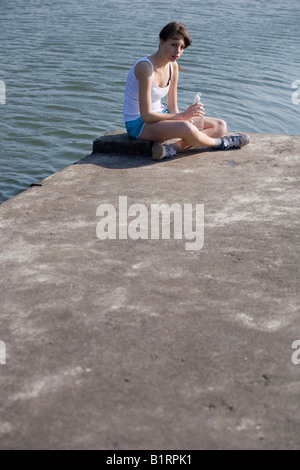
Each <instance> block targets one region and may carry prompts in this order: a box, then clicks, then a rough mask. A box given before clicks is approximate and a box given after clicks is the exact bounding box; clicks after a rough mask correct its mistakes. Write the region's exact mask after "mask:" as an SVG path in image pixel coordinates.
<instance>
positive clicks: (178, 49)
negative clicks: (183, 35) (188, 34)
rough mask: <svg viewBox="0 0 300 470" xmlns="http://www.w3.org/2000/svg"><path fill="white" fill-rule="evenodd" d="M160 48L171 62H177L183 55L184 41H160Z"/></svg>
mask: <svg viewBox="0 0 300 470" xmlns="http://www.w3.org/2000/svg"><path fill="white" fill-rule="evenodd" d="M160 48H161V49H162V51H163V52H164V54H165V56H166V58H168V60H169V62H175V61H176V60H177V59H179V57H180V56H181V55H182V54H183V51H184V48H185V47H184V40H183V39H167V41H163V40H160Z"/></svg>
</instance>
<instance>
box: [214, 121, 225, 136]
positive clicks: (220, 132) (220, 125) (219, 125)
mask: <svg viewBox="0 0 300 470" xmlns="http://www.w3.org/2000/svg"><path fill="white" fill-rule="evenodd" d="M215 132H216V137H224V135H225V134H226V132H227V123H226V121H224V120H223V119H216V125H215Z"/></svg>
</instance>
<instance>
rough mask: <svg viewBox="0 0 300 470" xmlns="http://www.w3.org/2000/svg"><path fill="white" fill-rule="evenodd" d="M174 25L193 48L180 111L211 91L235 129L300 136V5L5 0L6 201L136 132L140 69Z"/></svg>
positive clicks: (0, 154)
mask: <svg viewBox="0 0 300 470" xmlns="http://www.w3.org/2000/svg"><path fill="white" fill-rule="evenodd" d="M169 21H184V22H185V23H186V25H187V27H188V29H189V31H190V34H191V37H192V39H193V45H192V47H191V48H189V49H187V50H186V51H185V53H184V55H183V57H182V58H181V59H180V62H179V63H180V64H181V65H182V66H183V67H184V68H186V69H187V70H188V73H181V75H180V83H179V90H178V93H179V107H180V109H182V110H183V109H184V108H186V107H187V106H188V105H190V104H191V103H192V100H193V97H194V94H195V92H197V91H201V92H202V101H203V102H204V104H205V108H206V114H207V115H209V116H215V117H222V118H223V119H225V120H226V121H227V122H228V125H229V128H230V130H235V131H244V132H264V133H279V134H294V135H295V134H297V135H299V134H300V125H299V123H300V121H299V117H300V105H297V104H296V102H297V97H299V98H300V93H299V94H298V95H297V93H298V90H297V89H292V84H293V83H294V82H295V81H297V80H299V81H300V60H299V51H300V38H299V34H300V33H299V32H300V27H299V25H300V2H299V0H289V1H286V0H284V1H283V0H274V1H269V2H266V1H265V0H238V1H232V0H223V1H222V2H219V1H214V0H206V1H199V0H197V1H196V0H189V1H188V2H182V1H179V0H173V1H172V2H168V1H165V2H161V0H142V1H137V0H130V1H129V0H60V1H57V0H51V1H50V0H14V1H11V0H7V1H3V0H0V93H2V94H0V116H1V118H0V119H1V125H0V146H1V147H0V203H1V202H3V201H5V200H6V199H8V198H10V197H12V196H14V195H15V194H17V193H19V192H20V191H22V190H24V189H27V188H28V187H29V186H30V184H31V183H33V182H37V181H40V180H41V179H43V178H45V177H47V176H49V175H50V174H52V173H54V172H56V171H58V170H60V169H61V168H64V167H65V166H67V165H70V164H72V163H73V162H75V161H77V160H78V159H80V158H82V157H84V156H85V155H87V154H89V153H91V149H92V141H93V140H94V139H95V138H96V137H98V136H100V135H102V134H103V133H105V132H107V131H111V130H117V129H120V128H124V123H123V116H122V107H123V91H124V85H125V80H126V77H127V73H128V70H129V68H130V67H131V65H132V64H133V63H134V61H135V60H137V59H138V58H140V57H142V56H144V55H148V54H151V53H153V52H155V51H156V50H157V46H158V33H159V31H160V30H161V28H162V27H163V26H164V25H165V24H166V23H168V22H169ZM1 82H2V88H1ZM4 85H5V88H4ZM298 88H300V85H299V87H298ZM1 90H2V91H1ZM293 93H294V95H293ZM293 96H294V103H293V101H292V99H293V98H292V97H293ZM295 99H296V101H295ZM4 101H5V104H4ZM298 101H300V100H298Z"/></svg>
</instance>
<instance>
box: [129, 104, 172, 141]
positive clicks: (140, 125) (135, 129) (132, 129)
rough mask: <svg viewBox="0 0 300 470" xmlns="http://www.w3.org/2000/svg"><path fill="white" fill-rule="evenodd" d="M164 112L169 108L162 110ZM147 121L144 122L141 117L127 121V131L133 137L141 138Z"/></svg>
mask: <svg viewBox="0 0 300 470" xmlns="http://www.w3.org/2000/svg"><path fill="white" fill-rule="evenodd" d="M162 113H168V110H167V109H165V110H164V111H162ZM144 126H145V123H144V122H143V120H142V118H141V117H138V118H137V119H135V120H134V121H127V122H125V127H126V131H127V133H128V135H129V137H132V139H136V140H139V136H140V135H141V133H142V132H143V129H144Z"/></svg>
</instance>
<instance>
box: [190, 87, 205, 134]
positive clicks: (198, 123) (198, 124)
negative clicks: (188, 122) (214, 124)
mask: <svg viewBox="0 0 300 470" xmlns="http://www.w3.org/2000/svg"><path fill="white" fill-rule="evenodd" d="M195 103H197V104H200V103H201V93H199V92H198V93H196V94H195V97H194V104H195ZM192 123H193V124H194V126H196V127H197V128H198V129H199V131H202V129H203V127H204V122H203V117H197V118H194V119H192Z"/></svg>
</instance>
